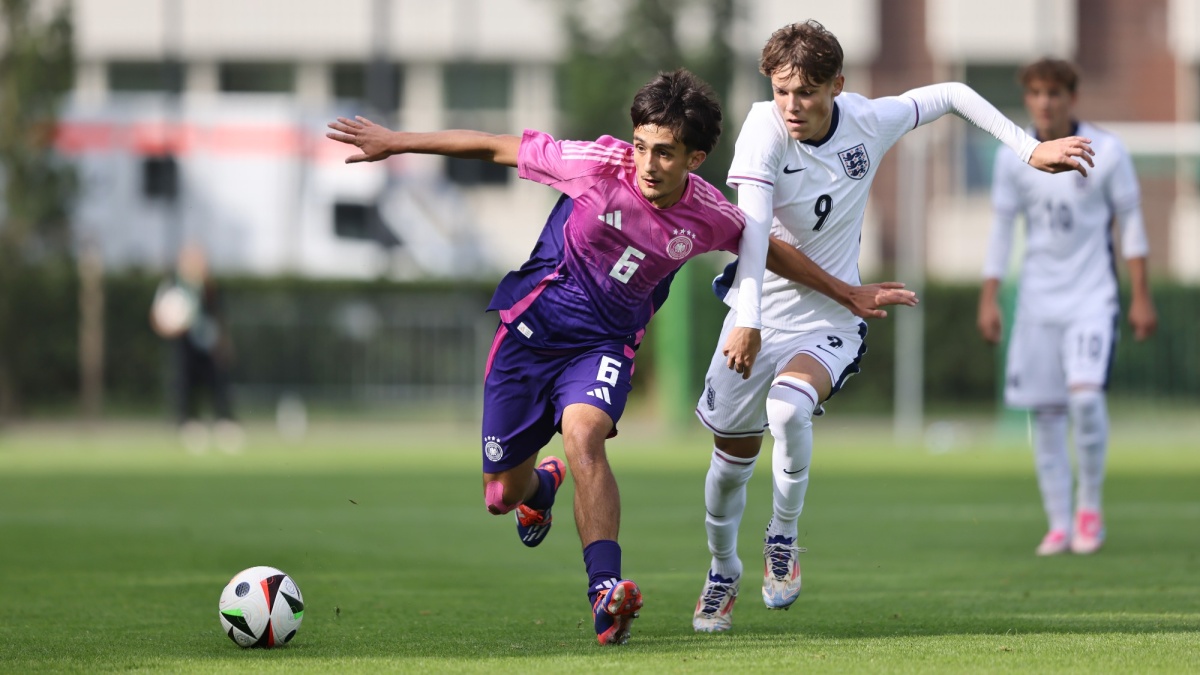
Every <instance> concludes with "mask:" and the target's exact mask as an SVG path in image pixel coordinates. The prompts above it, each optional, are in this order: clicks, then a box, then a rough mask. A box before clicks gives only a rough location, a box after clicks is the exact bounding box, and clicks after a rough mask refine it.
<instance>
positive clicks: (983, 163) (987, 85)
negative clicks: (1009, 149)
mask: <svg viewBox="0 0 1200 675" xmlns="http://www.w3.org/2000/svg"><path fill="white" fill-rule="evenodd" d="M1020 68H1021V67H1020V66H1019V65H1012V64H1003V65H973V64H968V65H967V66H966V67H965V69H964V73H963V82H965V83H966V84H967V85H968V86H970V87H971V88H972V89H974V90H975V91H976V92H978V93H979V95H980V96H982V97H984V98H985V99H987V100H988V101H989V102H990V103H991V104H992V105H994V106H996V108H997V109H999V110H1000V112H1002V113H1004V115H1005V116H1007V117H1008V118H1009V119H1011V120H1013V121H1015V122H1016V123H1017V124H1021V125H1025V124H1028V122H1029V116H1028V115H1027V114H1026V113H1025V104H1024V101H1023V92H1022V90H1021V85H1020V84H1018V83H1017V73H1018V71H1019V70H1020ZM960 145H961V148H962V151H961V153H960V157H961V161H962V165H961V171H960V173H961V175H962V177H963V181H964V187H965V189H966V190H967V191H968V192H987V191H990V190H991V189H992V170H993V169H994V167H995V162H996V153H997V152H999V151H1001V150H1002V148H1001V146H1000V142H999V141H997V140H996V139H995V138H993V137H992V135H991V134H989V133H988V132H986V131H984V130H982V129H980V128H978V127H976V126H974V125H970V124H969V125H967V130H966V132H965V134H964V135H963V137H962V143H961V144H960Z"/></svg>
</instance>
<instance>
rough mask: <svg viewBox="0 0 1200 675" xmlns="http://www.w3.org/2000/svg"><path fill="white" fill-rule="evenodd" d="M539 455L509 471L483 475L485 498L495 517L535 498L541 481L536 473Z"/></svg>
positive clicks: (489, 509)
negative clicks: (535, 468) (534, 495)
mask: <svg viewBox="0 0 1200 675" xmlns="http://www.w3.org/2000/svg"><path fill="white" fill-rule="evenodd" d="M535 466H537V455H532V456H530V457H529V459H527V460H525V461H524V462H521V463H520V464H518V465H517V466H514V467H513V468H511V469H508V470H507V471H501V472H500V473H484V474H483V498H484V501H485V503H486V504H487V509H488V511H490V512H491V513H492V514H493V515H502V514H505V513H508V512H509V511H512V510H513V509H515V508H517V505H518V504H520V503H521V502H523V501H525V500H526V499H529V498H530V497H532V496H533V494H534V492H535V491H536V490H537V489H538V485H539V481H538V479H537V476H536V475H535V473H534V467H535Z"/></svg>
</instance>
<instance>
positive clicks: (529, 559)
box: [0, 416, 1200, 673]
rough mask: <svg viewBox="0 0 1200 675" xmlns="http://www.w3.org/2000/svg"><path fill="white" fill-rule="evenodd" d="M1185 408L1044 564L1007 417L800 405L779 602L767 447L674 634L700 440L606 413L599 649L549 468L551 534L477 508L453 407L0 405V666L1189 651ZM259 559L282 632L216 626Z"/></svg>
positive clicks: (862, 660)
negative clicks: (765, 542)
mask: <svg viewBox="0 0 1200 675" xmlns="http://www.w3.org/2000/svg"><path fill="white" fill-rule="evenodd" d="M1187 422H1188V424H1190V427H1188V428H1187V429H1185V430H1184V431H1183V432H1181V433H1177V434H1175V435H1173V436H1166V437H1162V438H1160V439H1159V440H1156V441H1154V442H1153V443H1149V442H1146V441H1144V440H1141V438H1140V437H1139V435H1138V434H1129V433H1127V434H1125V435H1118V436H1117V438H1116V440H1115V445H1114V448H1113V451H1112V454H1111V460H1110V473H1109V483H1108V488H1107V491H1106V500H1107V518H1108V530H1109V543H1108V545H1107V547H1106V548H1105V549H1104V550H1103V551H1102V552H1101V553H1099V554H1097V555H1095V556H1091V557H1071V556H1064V557H1057V558H1050V559H1040V558H1036V557H1035V556H1034V555H1033V549H1034V547H1035V546H1036V545H1037V542H1038V540H1039V539H1040V537H1041V535H1042V534H1043V533H1044V529H1045V524H1044V518H1043V515H1042V512H1041V507H1040V501H1039V498H1038V493H1037V487H1036V484H1035V481H1034V477H1033V468H1032V462H1031V459H1030V457H1029V453H1028V451H1027V450H1023V449H1021V447H1020V446H1021V439H1019V438H1018V439H1016V442H1015V443H1010V444H1002V445H997V444H994V443H991V442H982V440H981V439H984V440H986V436H979V435H977V436H976V437H975V439H974V441H973V442H968V443H966V444H965V445H963V446H960V448H959V450H958V451H955V452H950V453H943V454H931V453H929V452H927V451H926V450H923V449H915V448H907V449H905V448H895V447H893V446H892V445H891V444H890V438H889V436H888V435H887V434H886V433H884V431H886V430H884V431H880V430H878V429H875V428H874V427H871V426H870V425H864V424H860V423H859V422H857V421H855V420H853V419H847V418H842V419H838V418H837V417H836V416H831V418H828V419H825V420H819V421H818V422H817V424H816V433H817V441H818V442H817V450H816V454H815V456H814V460H813V469H812V485H811V488H810V490H809V493H808V500H807V505H806V509H805V513H804V515H803V516H802V518H801V523H800V529H801V542H800V543H801V544H802V545H804V546H807V547H808V549H809V552H808V553H807V554H805V555H804V556H803V558H802V563H803V570H804V580H805V584H804V592H803V593H802V594H801V596H800V600H799V601H798V602H797V604H796V605H795V606H794V607H793V608H792V609H791V610H790V611H788V612H770V611H768V610H766V609H765V608H764V607H763V605H762V601H761V598H760V594H759V584H760V582H761V578H760V574H761V565H762V562H761V551H762V549H761V542H762V529H763V527H764V525H765V524H766V520H767V518H768V514H769V510H770V484H769V474H768V471H767V468H768V463H769V462H767V461H764V462H762V463H760V466H759V467H758V470H757V471H756V474H755V476H754V479H753V481H752V482H751V485H750V492H749V504H748V507H747V516H746V519H745V521H744V522H743V525H742V529H741V535H742V536H741V542H740V544H741V545H740V552H741V555H742V559H743V561H744V563H745V565H746V575H745V577H744V581H743V584H742V594H741V597H740V599H739V601H738V604H737V606H736V609H735V612H734V617H735V618H734V628H733V631H732V632H730V633H727V634H721V635H698V634H695V633H693V632H692V629H691V614H692V610H693V607H694V605H695V603H696V598H697V595H698V593H699V591H700V587H701V585H702V583H703V579H704V574H705V571H706V569H707V565H708V560H709V556H708V552H707V550H706V546H705V541H704V506H703V480H704V473H705V470H706V468H707V466H708V461H709V460H708V456H709V452H708V447H709V444H710V440H709V439H708V438H706V437H705V436H703V435H700V434H698V433H690V434H686V435H683V436H673V435H671V434H667V433H663V432H656V431H653V430H639V429H638V428H637V426H636V425H633V424H630V425H626V428H623V433H622V435H621V436H620V437H619V438H618V439H616V440H614V441H613V442H612V443H611V445H610V457H611V460H612V463H613V466H614V469H615V471H616V474H617V478H618V481H619V483H620V486H621V493H622V498H623V509H624V518H623V526H622V532H621V542H622V545H623V548H624V552H625V553H624V571H625V573H626V575H627V576H629V577H631V578H633V579H635V580H636V581H637V582H638V584H639V585H640V586H641V588H642V591H643V593H644V595H645V603H646V605H645V608H644V610H643V612H642V617H641V618H640V619H639V620H638V621H636V622H635V623H634V626H633V636H632V638H631V639H630V642H629V644H628V645H626V646H624V647H617V648H612V647H608V648H604V647H600V646H598V645H597V644H596V642H595V636H594V632H593V630H592V627H591V618H590V612H589V608H588V606H587V602H586V596H585V579H584V572H583V564H582V562H581V558H580V554H579V543H578V539H577V537H576V534H575V529H574V525H573V519H572V515H571V508H570V504H571V495H572V487H573V486H572V483H571V480H570V478H568V480H567V482H566V483H565V485H564V487H563V490H562V491H561V492H560V493H559V502H558V506H557V508H556V511H555V521H556V525H555V528H554V531H553V532H552V533H551V535H550V536H549V538H548V539H547V540H546V542H545V543H544V544H543V545H542V546H541V547H539V548H538V549H526V548H525V547H524V546H522V545H521V544H520V543H519V542H518V540H517V537H516V534H515V527H514V525H513V521H512V517H511V516H505V517H492V516H488V515H487V514H486V513H485V511H484V508H483V503H482V497H481V489H480V483H479V477H478V458H477V455H478V439H477V438H476V436H475V433H474V424H473V423H472V424H469V425H467V426H466V428H465V429H462V430H460V431H446V430H445V429H440V428H437V427H435V426H433V425H430V426H428V427H424V428H421V427H413V426H405V427H400V426H388V425H379V424H373V425H370V426H361V425H359V426H355V425H351V424H345V423H343V424H339V425H336V426H329V427H319V426H318V427H315V429H314V432H313V433H312V434H310V436H309V438H308V439H307V440H305V441H304V442H302V443H292V444H289V443H284V442H282V441H279V440H277V439H276V438H275V437H274V435H273V434H272V432H271V431H270V430H269V429H268V428H266V427H261V428H256V427H251V429H250V435H249V441H250V442H249V445H248V447H247V450H246V452H245V454H243V455H241V456H226V455H219V454H210V455H205V456H189V455H186V454H185V453H184V452H183V451H182V450H181V449H180V448H179V447H178V445H177V443H176V442H175V439H174V438H173V437H171V436H169V435H167V434H165V433H163V432H161V431H160V430H152V429H148V428H146V427H141V428H137V427H130V428H122V429H112V428H110V429H101V430H99V431H94V432H87V431H82V430H71V429H67V430H62V429H57V430H56V429H54V428H51V427H46V426H43V427H40V428H34V429H17V430H15V431H13V430H10V431H9V432H8V433H6V434H0V608H3V611H2V613H0V670H2V671H5V672H30V671H39V670H42V671H73V672H96V671H111V670H137V671H167V672H179V671H186V672H381V671H382V672H388V671H394V672H488V673H495V672H504V673H513V672H592V671H598V670H603V671H618V672H656V673H662V672H697V673H704V672H779V671H784V672H794V671H811V672H1088V673H1107V672H1113V673H1116V672H1188V671H1190V672H1196V671H1198V670H1200V451H1198V449H1197V446H1196V441H1195V438H1196V437H1197V436H1196V433H1195V432H1196V431H1197V430H1198V429H1200V427H1198V425H1197V422H1196V421H1195V420H1188V421H1187ZM1117 424H1118V425H1119V424H1120V422H1119V421H1118V423H1117ZM1118 429H1119V426H1118ZM560 448H561V445H560V443H559V441H558V440H556V441H555V442H554V443H553V444H552V445H551V446H550V450H551V451H553V452H555V453H558V452H560V451H561V450H560ZM766 457H769V455H766ZM764 459H765V458H764ZM252 565H272V566H276V567H279V568H281V569H283V570H284V571H285V572H287V573H288V574H290V575H292V576H293V577H294V578H295V579H296V581H297V583H299V585H300V588H301V591H302V592H303V594H304V600H305V605H306V607H305V618H304V624H303V625H302V627H301V628H300V631H299V634H298V635H297V637H296V639H295V640H294V641H293V642H292V643H291V644H290V645H289V646H287V647H285V648H282V649H276V650H271V651H265V650H243V649H240V648H238V647H237V646H235V645H234V644H233V643H232V642H231V641H230V640H229V639H228V638H227V637H225V636H224V635H223V634H222V633H221V631H220V628H219V625H218V620H217V598H218V596H219V594H220V592H221V589H222V588H223V586H224V585H225V583H226V582H227V581H228V580H229V578H230V577H232V576H233V574H234V573H236V572H238V571H239V570H241V569H243V568H246V567H250V566H252Z"/></svg>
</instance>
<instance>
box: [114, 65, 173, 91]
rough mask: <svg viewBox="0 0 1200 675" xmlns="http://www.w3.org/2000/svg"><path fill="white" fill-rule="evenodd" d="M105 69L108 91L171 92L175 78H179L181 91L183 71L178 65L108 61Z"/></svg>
mask: <svg viewBox="0 0 1200 675" xmlns="http://www.w3.org/2000/svg"><path fill="white" fill-rule="evenodd" d="M106 69H107V71H108V88H109V91H114V92H121V93H153V92H167V91H170V90H171V86H172V80H173V79H175V77H178V78H179V80H178V82H179V89H180V90H182V89H183V86H182V85H183V79H182V76H183V69H182V67H181V66H180V65H179V64H173V65H172V64H168V63H166V62H164V61H110V62H109V63H108V64H107V66H106ZM172 76H175V77H172Z"/></svg>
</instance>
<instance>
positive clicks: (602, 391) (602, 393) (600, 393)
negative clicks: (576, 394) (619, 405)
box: [587, 387, 612, 405]
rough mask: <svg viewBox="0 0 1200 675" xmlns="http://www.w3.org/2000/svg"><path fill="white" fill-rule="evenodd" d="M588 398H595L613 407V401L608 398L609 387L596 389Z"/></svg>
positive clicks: (589, 393)
mask: <svg viewBox="0 0 1200 675" xmlns="http://www.w3.org/2000/svg"><path fill="white" fill-rule="evenodd" d="M587 395H588V396H594V397H596V398H598V399H600V400H602V401H604V402H605V403H607V404H609V405H612V399H611V398H609V397H608V387H596V388H595V389H593V390H591V391H589V392H588V393H587Z"/></svg>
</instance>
